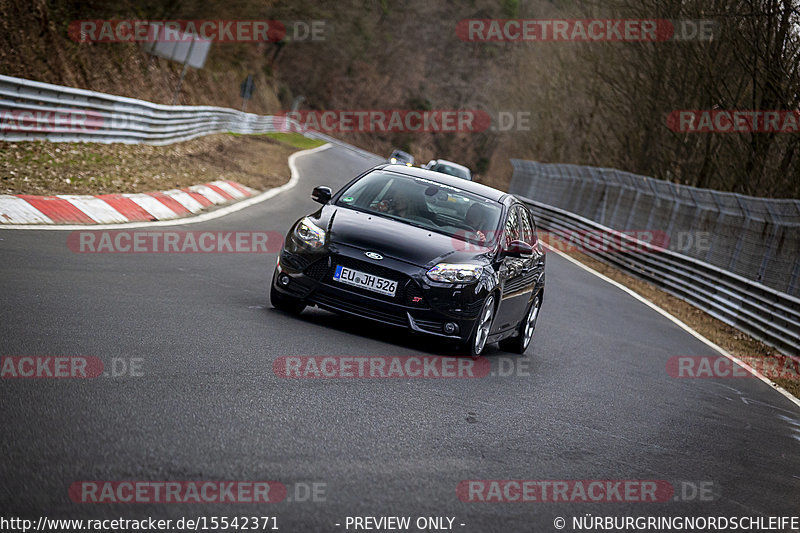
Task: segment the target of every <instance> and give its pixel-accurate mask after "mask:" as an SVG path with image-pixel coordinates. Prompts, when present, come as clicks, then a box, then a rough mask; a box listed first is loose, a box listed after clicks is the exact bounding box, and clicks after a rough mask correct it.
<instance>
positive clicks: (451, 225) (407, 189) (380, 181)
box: [336, 171, 502, 246]
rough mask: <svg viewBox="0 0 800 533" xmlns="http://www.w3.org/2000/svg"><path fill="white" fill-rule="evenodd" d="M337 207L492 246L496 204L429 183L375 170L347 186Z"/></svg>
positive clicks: (499, 209) (498, 211)
mask: <svg viewBox="0 0 800 533" xmlns="http://www.w3.org/2000/svg"><path fill="white" fill-rule="evenodd" d="M336 205H339V206H345V207H350V208H353V209H357V210H359V211H365V212H368V213H375V214H378V215H381V216H385V217H388V218H393V219H396V220H400V221H403V222H406V223H408V224H411V225H413V226H418V227H422V228H425V229H428V230H431V231H435V232H437V233H442V234H445V235H448V236H451V237H455V238H458V239H460V240H464V241H469V242H474V243H477V244H481V245H485V246H492V245H493V244H494V237H495V235H496V234H497V228H498V225H499V222H500V216H501V214H502V205H501V204H500V203H499V202H496V201H494V200H490V199H488V198H484V197H482V196H479V195H476V194H473V193H471V192H467V191H464V190H462V189H459V188H457V187H452V186H449V185H444V184H441V183H437V182H435V181H432V180H428V179H424V178H417V177H413V176H404V175H402V174H396V173H394V172H383V171H375V172H371V173H369V174H367V175H366V176H364V177H363V178H361V179H360V180H358V181H356V182H355V183H353V184H352V185H351V186H350V187H348V188H347V189H346V190H345V191H344V192H343V193H342V194H341V195H340V196H339V199H338V200H337V202H336Z"/></svg>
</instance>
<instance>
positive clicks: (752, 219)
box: [510, 159, 800, 296]
mask: <svg viewBox="0 0 800 533" xmlns="http://www.w3.org/2000/svg"><path fill="white" fill-rule="evenodd" d="M511 163H512V165H513V166H514V175H513V178H512V181H511V188H510V191H511V192H512V193H514V194H519V195H521V196H525V197H527V198H531V199H533V200H536V201H538V202H542V203H545V204H548V205H552V206H554V207H559V208H561V209H564V210H567V211H570V212H572V213H576V214H578V215H581V216H583V217H585V218H588V219H590V220H594V221H595V222H598V223H600V224H602V225H604V226H608V227H610V228H613V229H616V230H619V231H636V232H639V231H655V232H659V233H661V234H663V235H664V236H665V238H666V239H667V240H668V242H669V246H668V247H669V249H670V250H673V251H675V252H679V253H682V254H684V255H687V256H689V257H693V258H695V259H698V260H700V261H704V262H706V263H709V264H711V265H714V266H717V267H719V268H722V269H724V270H727V271H728V272H733V273H735V274H738V275H740V276H742V277H744V278H747V279H750V280H753V281H756V282H760V283H763V284H764V285H766V286H768V287H771V288H773V289H776V290H778V291H781V292H785V293H787V294H790V295H793V296H800V279H799V278H800V200H775V199H766V198H755V197H751V196H742V195H739V194H733V193H725V192H718V191H712V190H708V189H698V188H696V187H689V186H685V185H676V184H674V183H669V182H666V181H663V180H656V179H653V178H648V177H645V176H639V175H636V174H631V173H629V172H621V171H619V170H614V169H608V168H595V167H587V166H579V165H564V164H543V163H537V162H534V161H524V160H520V159H512V160H511Z"/></svg>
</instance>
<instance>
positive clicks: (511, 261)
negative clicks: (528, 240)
mask: <svg viewBox="0 0 800 533" xmlns="http://www.w3.org/2000/svg"><path fill="white" fill-rule="evenodd" d="M522 233H523V226H522V215H521V212H520V209H519V207H517V206H516V205H514V206H512V207H511V209H509V210H508V215H507V217H506V223H505V227H504V231H503V235H502V236H501V238H502V246H503V248H505V247H506V246H508V244H510V243H511V242H512V241H519V240H522V238H523V235H522ZM529 262H530V258H520V257H509V256H506V255H502V256H501V257H500V260H499V265H498V269H497V275H498V277H499V281H500V288H501V293H502V294H501V297H500V306H499V308H498V309H497V314H496V315H495V319H494V325H493V327H492V333H496V332H499V331H504V330H507V329H509V328H512V327H514V326H515V325H516V324H517V323H518V322H519V320H520V317H521V315H522V314H523V313H524V312H525V306H526V305H527V303H528V296H529V295H530V294H529V293H525V292H523V291H522V289H524V288H525V285H526V283H525V274H526V270H525V269H526V265H528V264H529Z"/></svg>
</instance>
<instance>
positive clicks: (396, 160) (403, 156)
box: [387, 150, 414, 167]
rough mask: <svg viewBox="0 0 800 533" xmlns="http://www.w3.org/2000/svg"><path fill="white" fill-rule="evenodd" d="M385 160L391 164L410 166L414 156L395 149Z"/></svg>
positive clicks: (412, 163)
mask: <svg viewBox="0 0 800 533" xmlns="http://www.w3.org/2000/svg"><path fill="white" fill-rule="evenodd" d="M387 161H388V162H389V163H392V164H398V165H405V166H407V167H410V166H413V165H414V156H413V155H411V154H409V153H408V152H404V151H402V150H395V151H394V152H392V155H390V156H389V159H388V160H387Z"/></svg>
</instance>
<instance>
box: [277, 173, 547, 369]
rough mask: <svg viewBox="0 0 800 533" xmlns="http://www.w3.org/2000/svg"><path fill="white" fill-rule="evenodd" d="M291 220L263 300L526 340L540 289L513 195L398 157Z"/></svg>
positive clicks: (537, 251) (531, 232)
mask: <svg viewBox="0 0 800 533" xmlns="http://www.w3.org/2000/svg"><path fill="white" fill-rule="evenodd" d="M312 198H313V199H314V200H316V201H317V202H319V203H321V204H323V206H322V207H321V208H320V209H319V210H317V211H316V212H314V213H311V214H309V215H307V216H304V217H302V218H301V219H300V220H298V221H297V222H296V223H295V224H294V225H292V227H291V228H290V230H289V233H288V234H287V236H286V239H285V242H284V246H283V249H282V250H281V252H280V254H279V257H278V265H277V266H276V268H275V271H274V274H273V279H272V285H271V293H270V294H271V301H272V305H273V306H274V307H276V308H278V309H282V310H286V311H290V312H294V313H298V312H301V311H302V310H303V309H304V308H305V307H306V306H308V305H316V306H318V307H320V308H323V309H328V310H331V311H335V312H340V313H346V314H349V315H355V316H359V317H362V318H366V319H370V320H375V321H378V322H381V323H383V324H389V325H392V326H399V327H404V328H409V329H410V330H412V331H414V332H417V333H422V334H427V335H434V336H437V337H441V338H445V339H450V340H452V341H454V342H455V343H458V344H459V345H461V346H463V347H465V348H466V350H465V351H466V352H467V353H469V354H470V355H473V356H477V355H479V354H480V353H481V352H482V351H483V350H484V347H485V346H486V344H487V343H492V342H499V343H500V347H501V348H502V349H504V350H507V351H513V352H517V353H522V352H524V351H525V350H526V349H527V347H528V345H529V343H530V341H531V337H532V335H533V331H534V328H535V327H536V320H537V317H538V315H539V310H540V308H541V304H542V298H543V296H544V282H545V272H544V266H545V257H544V254H543V251H542V247H541V244H540V243H539V242H538V239H537V237H536V226H535V224H534V220H533V216H532V215H531V213H530V211H529V210H528V208H527V207H526V206H525V205H524V204H523V203H521V202H520V201H519V200H518V199H516V198H515V197H514V196H513V195H510V194H507V193H504V192H502V191H499V190H496V189H493V188H490V187H487V186H485V185H481V184H478V183H474V182H469V181H465V180H463V179H461V178H456V177H453V176H449V175H447V174H442V173H437V172H433V171H430V170H423V169H419V168H409V167H406V166H402V165H381V166H378V167H375V168H373V169H371V170H368V171H367V172H365V173H364V174H362V175H360V176H358V177H356V178H355V179H353V180H352V181H350V182H349V183H348V184H347V185H345V186H344V187H343V188H342V189H341V190H340V191H338V192H337V193H335V194H334V193H332V191H331V189H329V188H328V187H324V186H318V187H316V188H315V189H314V191H313V193H312Z"/></svg>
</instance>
